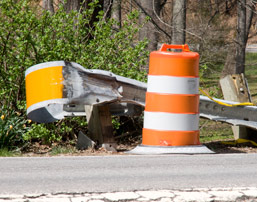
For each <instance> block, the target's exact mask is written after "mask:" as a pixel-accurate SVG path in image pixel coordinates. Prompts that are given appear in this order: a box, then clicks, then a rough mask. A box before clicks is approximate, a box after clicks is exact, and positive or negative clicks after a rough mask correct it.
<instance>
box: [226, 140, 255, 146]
mask: <svg viewBox="0 0 257 202" xmlns="http://www.w3.org/2000/svg"><path fill="white" fill-rule="evenodd" d="M221 143H222V144H227V145H236V144H243V143H251V144H252V145H253V146H256V147H257V143H256V142H254V141H252V140H247V139H237V140H235V141H228V142H225V141H222V142H221Z"/></svg>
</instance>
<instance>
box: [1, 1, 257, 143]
mask: <svg viewBox="0 0 257 202" xmlns="http://www.w3.org/2000/svg"><path fill="white" fill-rule="evenodd" d="M256 5H257V1H256V0H1V2H0V52H1V56H0V87H1V88H0V96H1V99H0V109H1V120H0V148H1V147H6V146H8V147H9V146H10V147H12V146H16V145H17V143H20V142H22V143H24V142H28V141H32V140H33V139H35V140H36V141H39V140H40V141H41V142H44V143H52V142H54V141H61V140H62V141H65V140H67V139H68V140H69V139H71V140H73V139H74V137H75V136H76V134H78V131H79V130H85V128H86V126H87V123H86V120H85V119H83V118H80V119H76V118H72V119H65V120H62V121H60V122H58V123H54V124H36V123H30V122H29V121H28V120H26V101H25V100H26V96H25V78H24V72H25V70H26V69H27V68H29V67H30V66H32V65H35V64H38V63H41V62H47V61H55V60H67V61H73V62H77V63H79V64H81V65H82V66H84V67H85V68H88V69H90V68H91V69H104V70H108V71H112V72H113V73H116V74H119V75H121V76H126V77H130V78H133V79H137V80H141V81H146V76H147V70H148V57H149V53H150V52H151V51H155V50H157V49H159V47H160V45H161V44H162V43H167V44H184V43H187V44H188V45H189V47H190V50H192V51H196V52H198V53H199V54H200V77H201V78H208V77H209V76H211V75H213V74H218V75H220V77H224V76H226V75H228V74H235V73H236V74H240V73H244V72H245V69H246V68H247V66H246V65H245V48H246V45H247V44H255V43H257V27H256V22H257V17H256ZM250 65H255V64H250ZM125 122H126V121H123V123H125ZM132 122H133V121H132ZM113 123H114V127H115V128H116V129H119V130H120V129H121V122H120V119H119V120H114V122H113ZM127 123H128V122H126V124H127ZM133 123H134V126H135V123H136V122H135V121H134V122H133ZM124 125H125V124H124ZM127 125H128V124H127ZM119 132H121V133H122V131H121V130H120V131H119Z"/></svg>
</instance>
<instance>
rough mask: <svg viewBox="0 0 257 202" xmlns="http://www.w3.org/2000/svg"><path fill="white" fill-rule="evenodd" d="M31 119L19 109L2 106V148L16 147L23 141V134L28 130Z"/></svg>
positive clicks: (0, 126)
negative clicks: (27, 118)
mask: <svg viewBox="0 0 257 202" xmlns="http://www.w3.org/2000/svg"><path fill="white" fill-rule="evenodd" d="M30 122H31V121H30V120H26V118H25V117H24V116H22V114H21V113H20V112H19V111H15V110H13V109H7V108H5V107H4V106H2V107H1V119H0V149H3V148H5V149H14V148H15V147H16V146H17V145H20V144H22V143H23V141H24V140H23V138H22V135H23V134H24V133H25V132H26V131H27V130H28V128H29V125H30Z"/></svg>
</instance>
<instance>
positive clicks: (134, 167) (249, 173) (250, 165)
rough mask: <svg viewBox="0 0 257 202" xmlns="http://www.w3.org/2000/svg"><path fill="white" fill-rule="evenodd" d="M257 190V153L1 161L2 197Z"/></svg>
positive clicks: (4, 159)
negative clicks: (197, 190)
mask: <svg viewBox="0 0 257 202" xmlns="http://www.w3.org/2000/svg"><path fill="white" fill-rule="evenodd" d="M256 186H257V154H212V155H166V156H164V155H162V156H129V155H128V156H127V155H125V156H85V157H49V158H47V157H29V158H25V157H21V158H16V157H14V158H0V194H35V193H60V192H63V193H74V192H75V193H81V192H111V191H134V190H149V189H151V190H152V189H154V190H160V189H180V188H181V189H182V188H183V189H184V188H214V187H219V188H220V187H231V188H232V187H256Z"/></svg>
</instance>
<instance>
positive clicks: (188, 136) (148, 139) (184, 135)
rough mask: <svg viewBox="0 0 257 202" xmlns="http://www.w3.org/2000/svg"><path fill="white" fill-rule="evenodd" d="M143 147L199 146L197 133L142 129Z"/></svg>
mask: <svg viewBox="0 0 257 202" xmlns="http://www.w3.org/2000/svg"><path fill="white" fill-rule="evenodd" d="M142 144H143V145H150V146H185V145H200V141H199V130H198V131H161V130H152V129H147V128H143V140H142Z"/></svg>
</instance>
